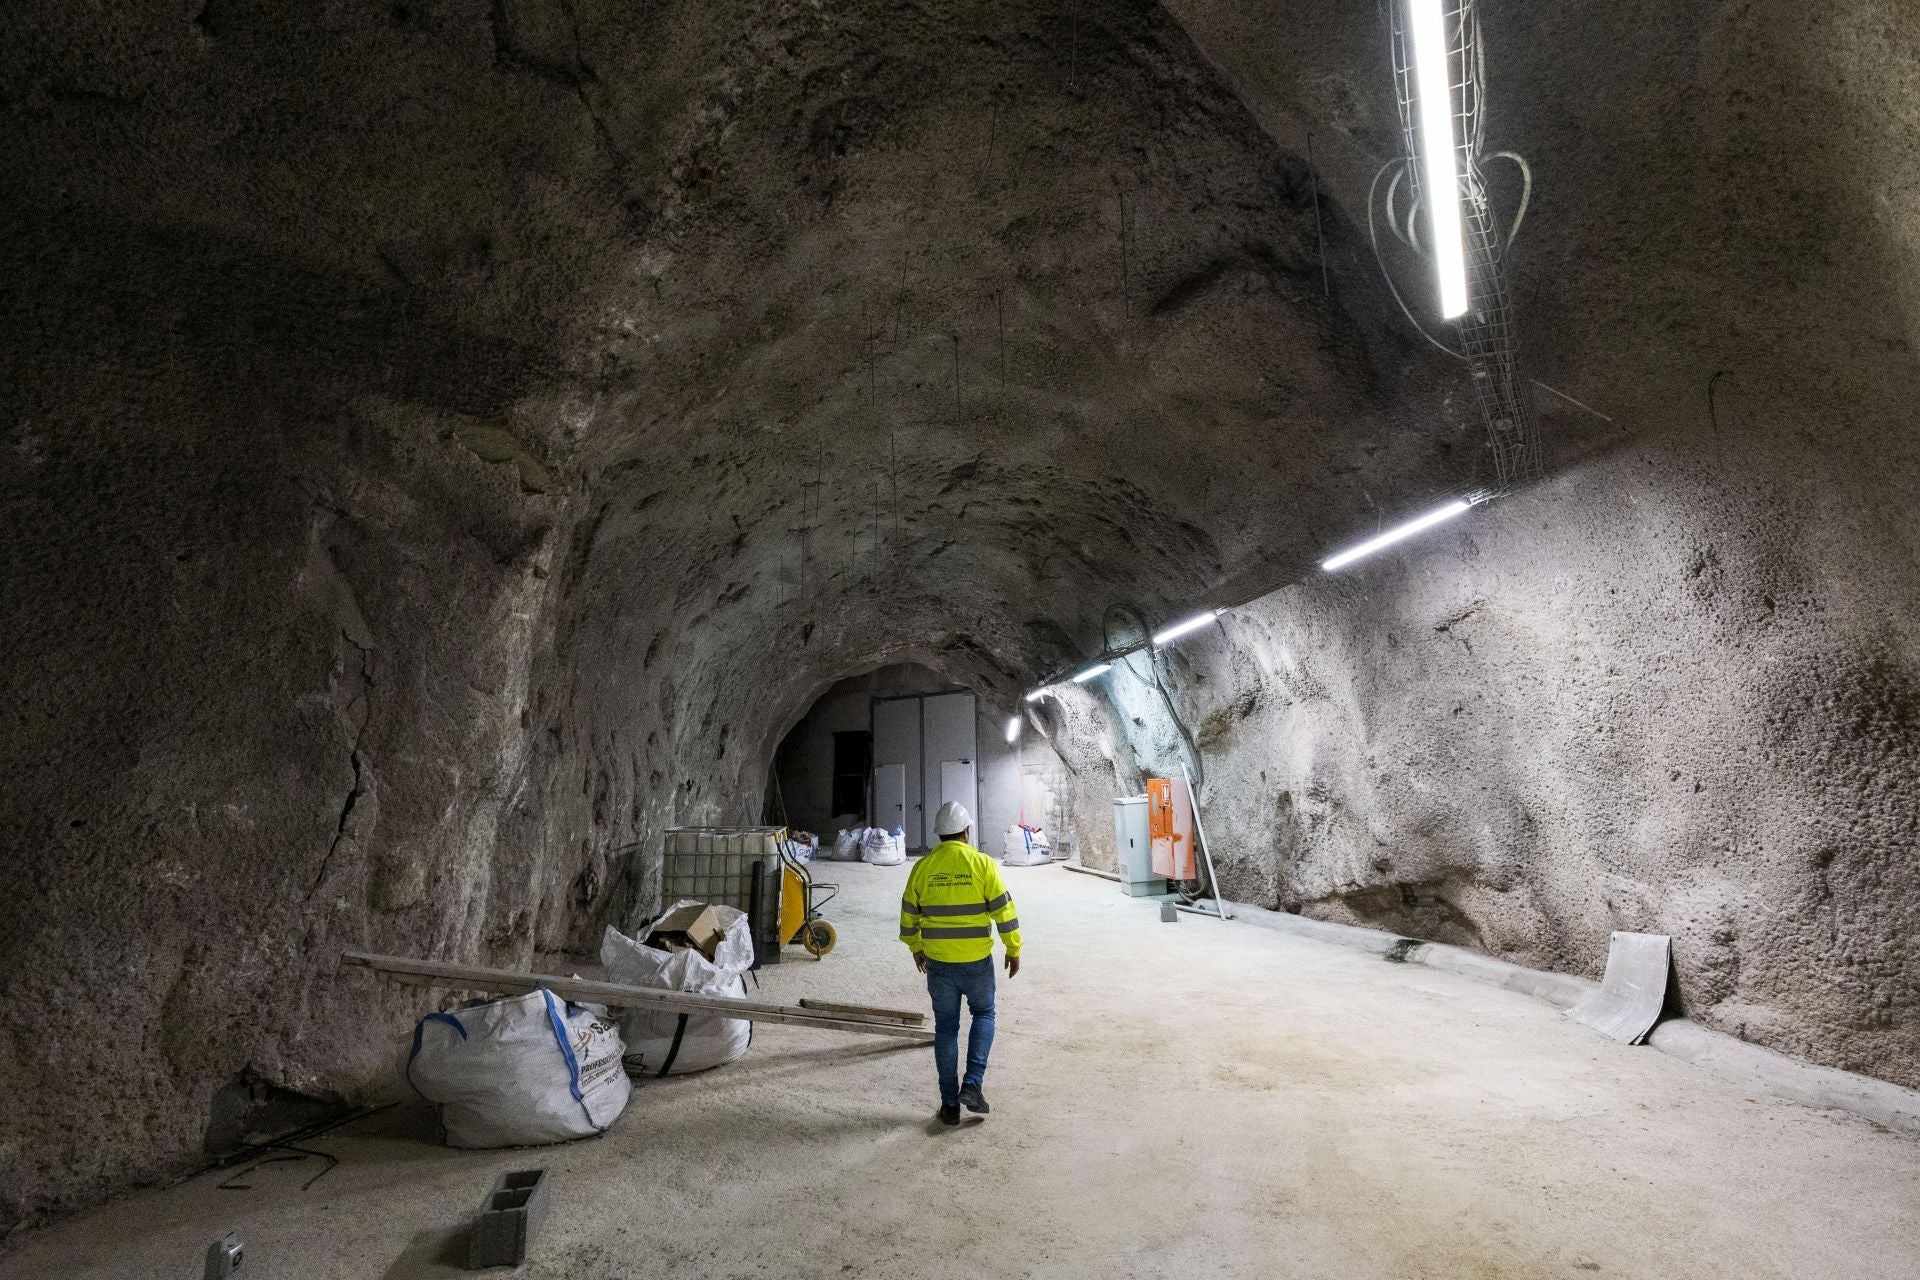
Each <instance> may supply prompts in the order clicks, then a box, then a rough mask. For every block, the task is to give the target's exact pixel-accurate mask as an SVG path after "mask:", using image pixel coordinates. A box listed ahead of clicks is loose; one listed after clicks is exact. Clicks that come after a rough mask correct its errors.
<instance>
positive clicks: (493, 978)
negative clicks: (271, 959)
mask: <svg viewBox="0 0 1920 1280" xmlns="http://www.w3.org/2000/svg"><path fill="white" fill-rule="evenodd" d="M340 963H341V964H342V965H351V966H357V967H360V968H365V969H371V970H373V971H374V972H375V973H379V974H382V975H384V976H387V977H390V978H398V979H399V980H401V981H407V980H410V979H411V980H413V981H416V982H419V981H422V980H425V981H426V982H427V983H430V984H432V985H435V986H444V987H457V988H461V989H463V990H470V991H486V992H491V993H494V994H498V995H513V996H517V995H525V994H526V993H527V992H529V991H535V990H538V989H539V988H541V987H545V988H546V989H547V990H549V991H551V992H553V994H555V995H557V996H559V997H561V998H562V999H564V1000H572V1001H574V1002H576V1003H581V1004H604V1005H608V1006H611V1007H613V1008H621V1009H653V1010H657V1011H659V1012H662V1013H713V1014H719V1015H721V1016H723V1017H728V1018H746V1019H748V1020H749V1021H752V1022H775V1023H780V1024H782V1025H784V1026H793V1027H813V1028H815V1029H817V1030H821V1031H853V1032H859V1033H864V1034H867V1035H876V1036H893V1037H895V1038H897V1039H903V1040H915V1041H919V1042H921V1043H931V1042H932V1040H933V1033H932V1032H931V1031H927V1030H924V1029H922V1028H920V1027H911V1026H907V1025H904V1024H903V1023H901V1022H899V1021H897V1020H895V1019H891V1018H882V1017H876V1016H874V1015H872V1014H859V1015H855V1014H831V1015H829V1014H824V1013H819V1012H815V1011H813V1010H811V1009H803V1008H800V1007H798V1006H796V1005H776V1004H762V1003H760V1002H758V1001H753V1000H732V999H728V998H727V997H724V996H700V995H694V994H692V993H691V992H686V991H658V990H654V989H652V988H648V987H629V986H624V985H622V984H620V983H616V982H592V981H589V980H587V979H585V978H562V977H559V976H558V975H556V974H547V973H515V972H513V971H512V970H510V969H482V968H478V967H475V966H473V965H459V964H443V963H441V962H439V961H436V960H409V959H407V958H406V957H404V956H379V955H370V954H368V953H366V952H363V951H347V952H343V953H341V956H340Z"/></svg>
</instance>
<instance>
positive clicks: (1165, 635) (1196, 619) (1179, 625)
mask: <svg viewBox="0 0 1920 1280" xmlns="http://www.w3.org/2000/svg"><path fill="white" fill-rule="evenodd" d="M1219 616H1220V611H1219V610H1218V609H1209V610H1207V611H1206V612H1205V613H1197V614H1195V615H1194V616H1193V617H1191V618H1188V619H1187V620H1186V621H1185V622H1176V623H1174V624H1173V625H1172V626H1170V627H1168V628H1167V629H1166V630H1165V631H1162V632H1160V633H1159V634H1158V635H1156V636H1154V638H1153V642H1154V643H1155V644H1165V643H1166V642H1167V641H1169V640H1178V639H1179V638H1180V637H1181V636H1184V635H1188V634H1190V633H1192V632H1195V631H1198V630H1199V629H1200V628H1202V627H1204V626H1206V625H1207V624H1208V623H1209V622H1212V621H1213V620H1214V619H1215V618H1217V617H1219Z"/></svg>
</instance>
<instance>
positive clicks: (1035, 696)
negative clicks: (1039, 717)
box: [1027, 689, 1047, 702]
mask: <svg viewBox="0 0 1920 1280" xmlns="http://www.w3.org/2000/svg"><path fill="white" fill-rule="evenodd" d="M1046 696H1047V691H1046V690H1045V689H1035V690H1034V691H1033V692H1032V693H1030V694H1028V695H1027V701H1028V702H1038V701H1040V699H1042V698H1044V697H1046Z"/></svg>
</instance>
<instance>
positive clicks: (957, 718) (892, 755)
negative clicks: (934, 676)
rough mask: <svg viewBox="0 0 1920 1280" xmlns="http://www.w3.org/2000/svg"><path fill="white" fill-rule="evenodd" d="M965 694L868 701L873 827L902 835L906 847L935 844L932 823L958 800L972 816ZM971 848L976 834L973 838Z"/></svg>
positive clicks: (973, 780) (973, 785)
mask: <svg viewBox="0 0 1920 1280" xmlns="http://www.w3.org/2000/svg"><path fill="white" fill-rule="evenodd" d="M974 725H975V721H974V699H973V695H972V694H971V693H965V692H961V693H926V694H911V695H909V696H907V697H902V698H876V699H874V702H873V808H874V814H873V822H874V825H875V826H879V827H885V828H887V829H888V830H892V829H893V828H894V827H896V826H897V827H899V828H900V829H901V830H903V831H905V832H906V833H907V844H908V845H909V846H911V847H912V848H915V849H928V848H931V847H933V846H934V845H935V844H937V843H939V840H940V835H939V833H938V832H936V831H935V830H934V829H933V819H934V816H935V815H936V814H938V813H939V812H940V806H941V805H943V804H945V803H946V802H947V801H949V800H958V801H959V802H960V803H961V804H964V805H965V806H967V811H968V812H969V813H972V814H974V815H975V817H976V824H977V819H978V815H979V812H980V804H979V793H978V784H979V776H978V771H977V769H976V767H975V756H974V745H975V741H974ZM974 837H975V838H974V843H975V844H978V843H979V842H980V833H979V832H977V831H976V832H975V833H974Z"/></svg>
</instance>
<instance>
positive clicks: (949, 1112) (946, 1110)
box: [940, 1106, 960, 1124]
mask: <svg viewBox="0 0 1920 1280" xmlns="http://www.w3.org/2000/svg"><path fill="white" fill-rule="evenodd" d="M940 1123H941V1124H959V1123H960V1108H959V1107H948V1106H942V1107H941V1108H940Z"/></svg>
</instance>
